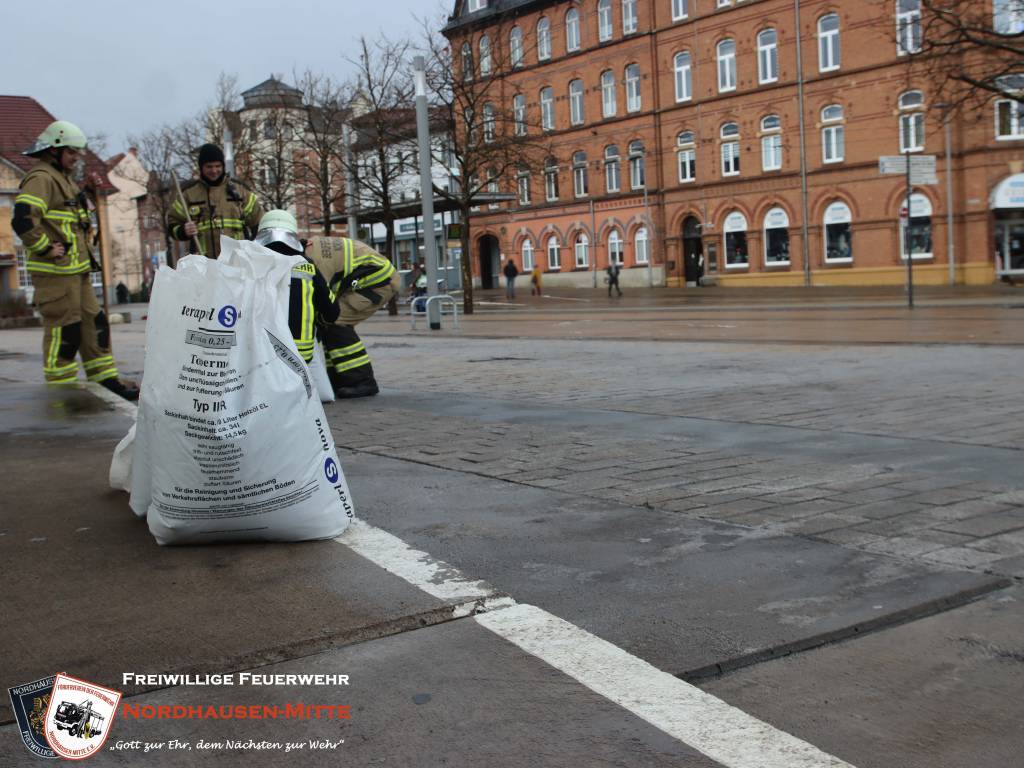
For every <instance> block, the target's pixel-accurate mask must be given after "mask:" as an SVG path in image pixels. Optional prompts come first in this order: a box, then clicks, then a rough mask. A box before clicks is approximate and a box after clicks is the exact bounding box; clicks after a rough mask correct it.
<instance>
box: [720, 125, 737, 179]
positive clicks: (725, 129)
mask: <svg viewBox="0 0 1024 768" xmlns="http://www.w3.org/2000/svg"><path fill="white" fill-rule="evenodd" d="M720 136H721V138H722V143H721V153H722V175H723V176H737V175H739V172H740V140H739V139H740V127H739V126H738V125H737V124H736V123H726V124H725V125H723V126H722V129H721V132H720Z"/></svg>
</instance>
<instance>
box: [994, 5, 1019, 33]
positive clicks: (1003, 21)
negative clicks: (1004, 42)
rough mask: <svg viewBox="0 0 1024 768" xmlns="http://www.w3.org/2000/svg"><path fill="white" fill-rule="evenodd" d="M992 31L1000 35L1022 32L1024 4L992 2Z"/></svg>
mask: <svg viewBox="0 0 1024 768" xmlns="http://www.w3.org/2000/svg"><path fill="white" fill-rule="evenodd" d="M992 29H993V30H995V31H996V33H998V34H1000V35H1017V34H1020V33H1021V32H1024V4H1022V3H1021V2H1020V0H994V2H993V3H992Z"/></svg>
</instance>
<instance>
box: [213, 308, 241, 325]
mask: <svg viewBox="0 0 1024 768" xmlns="http://www.w3.org/2000/svg"><path fill="white" fill-rule="evenodd" d="M217 319H218V320H219V321H220V324H221V325H223V326H224V327H225V328H231V327H232V326H233V325H234V324H235V323H236V322H238V310H237V309H235V308H234V307H232V306H231V305H230V304H225V305H224V306H223V307H221V308H220V312H218V313H217Z"/></svg>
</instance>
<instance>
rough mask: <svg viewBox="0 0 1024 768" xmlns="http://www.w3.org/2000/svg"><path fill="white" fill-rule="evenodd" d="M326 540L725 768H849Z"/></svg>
mask: <svg viewBox="0 0 1024 768" xmlns="http://www.w3.org/2000/svg"><path fill="white" fill-rule="evenodd" d="M86 386H87V387H88V388H89V389H90V391H92V392H94V393H95V394H96V395H97V396H98V397H100V398H101V399H102V400H104V401H105V402H108V403H110V404H111V405H113V406H114V407H115V408H116V410H118V411H120V412H121V413H125V414H127V415H129V416H131V417H132V418H134V417H135V413H136V410H137V409H136V406H135V405H134V404H133V403H129V402H126V401H125V400H122V399H121V398H119V397H117V395H114V394H113V393H112V392H110V391H108V390H107V389H104V388H103V387H102V386H100V385H98V384H87V385H86ZM111 398H113V399H111ZM115 401H116V402H115ZM335 541H336V542H338V543H339V544H343V545H345V546H346V547H349V548H350V549H351V550H352V551H354V552H356V553H357V554H359V555H362V556H363V557H365V558H366V559H367V560H369V561H370V562H372V563H374V564H376V565H379V566H380V567H381V568H384V569H385V570H387V571H390V572H391V573H393V574H395V575H396V576H399V577H401V578H402V579H405V580H406V581H407V582H409V583H410V584H412V585H413V586H415V587H419V588H420V589H422V590H423V591H424V592H426V593H427V594H429V595H432V596H434V597H436V598H438V599H439V600H444V601H446V602H447V601H458V604H457V605H455V606H453V610H452V616H453V618H461V617H463V616H470V615H473V617H474V619H475V620H476V621H477V622H478V623H479V624H480V625H481V626H483V627H486V628H487V629H489V630H491V631H492V632H494V633H495V634H496V635H498V636H499V637H501V638H503V639H505V640H507V641H509V642H510V643H512V644H513V645H516V646H518V647H519V648H522V649H523V650H524V651H526V652H527V653H529V654H531V655H532V656H536V657H537V658H538V659H540V660H541V661H543V662H544V663H546V664H548V665H549V666H551V667H554V668H555V669H557V670H559V671H560V672H562V673H563V674H566V675H568V676H569V677H571V678H573V679H574V680H576V681H578V682H579V683H581V684H582V685H584V686H586V687H587V688H589V689H590V690H592V691H594V692H595V693H598V694H600V695H601V696H604V697H605V698H606V699H608V700H609V701H612V702H614V703H615V704H617V705H619V706H620V707H622V708H623V709H625V710H626V711H628V712H631V713H632V714H634V715H636V716H637V717H639V718H640V719H642V720H645V721H647V722H648V723H650V724H651V725H653V726H654V727H655V728H658V729H660V730H662V731H664V732H665V733H667V734H668V735H669V736H671V737H672V738H674V739H678V740H679V741H681V742H683V743H684V744H687V745H688V746H690V747H693V748H694V749H696V750H697V751H698V752H702V753H703V754H705V755H707V756H708V757H710V758H711V759H712V760H716V761H717V762H719V763H721V764H722V765H724V766H728V768H853V767H852V766H851V765H850V764H849V763H845V762H843V761H842V760H840V759H839V758H837V757H832V756H831V755H828V754H826V753H824V752H822V751H821V750H820V749H818V748H817V747H815V746H813V745H811V744H808V743H807V742H805V741H801V740H800V739H798V738H796V737H795V736H793V735H791V734H788V733H786V732H785V731H780V730H779V729H778V728H775V727H773V726H771V725H768V724H767V723H764V722H762V721H760V720H758V719H757V718H755V717H752V716H751V715H748V714H747V713H746V712H743V711H742V710H740V709H736V707H733V706H731V705H729V704H726V703H725V702H724V701H722V700H721V699H717V698H715V697H714V696H712V695H711V694H709V693H705V692H704V691H702V690H701V689H700V688H697V687H696V686H693V685H690V684H689V683H684V682H683V681H682V680H680V679H678V678H676V677H673V676H672V675H670V674H668V673H667V672H662V671H661V670H659V669H657V668H656V667H653V666H651V665H650V664H648V663H647V662H646V661H643V660H642V659H638V658H637V657H636V656H633V655H632V654H630V653H627V652H626V651H624V650H622V649H621V648H619V647H618V646H616V645H612V644H611V643H609V642H608V641H607V640H602V639H601V638H599V637H596V636H595V635H592V634H590V633H589V632H587V631H586V630H584V629H580V628H579V627H577V626H576V625H575V624H570V623H569V622H567V621H565V620H564V619H560V618H558V617H557V616H553V615H552V614H550V613H548V612H547V611H545V610H543V609H541V608H537V607H536V606H533V605H524V604H519V603H517V602H516V601H515V600H514V599H513V598H511V597H506V596H502V595H498V594H497V591H496V590H495V589H494V587H492V586H491V585H490V584H488V583H487V582H485V581H480V580H473V579H468V578H466V577H465V576H463V575H462V572H461V571H459V569H458V568H454V567H453V566H451V565H449V564H447V563H445V562H443V561H441V560H437V559H436V558H434V557H431V556H430V555H429V554H427V553H426V552H423V551H421V550H418V549H413V548H412V547H410V546H409V545H408V544H406V543H405V542H404V541H402V540H401V539H400V538H398V537H397V536H393V535H391V534H390V533H388V532H387V531H383V530H381V529H380V528H375V527H374V526H372V525H370V524H369V523H366V522H363V521H362V520H358V519H356V520H353V521H352V523H351V524H350V525H349V527H348V528H347V529H346V530H345V532H344V533H343V534H342V535H341V536H339V537H337V538H336V539H335Z"/></svg>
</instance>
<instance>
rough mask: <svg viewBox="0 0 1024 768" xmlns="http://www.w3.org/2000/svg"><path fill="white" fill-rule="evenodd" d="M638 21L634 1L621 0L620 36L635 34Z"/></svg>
mask: <svg viewBox="0 0 1024 768" xmlns="http://www.w3.org/2000/svg"><path fill="white" fill-rule="evenodd" d="M639 22H640V19H639V16H638V15H637V10H636V0H622V34H623V35H632V34H636V30H637V26H638V25H639Z"/></svg>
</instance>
